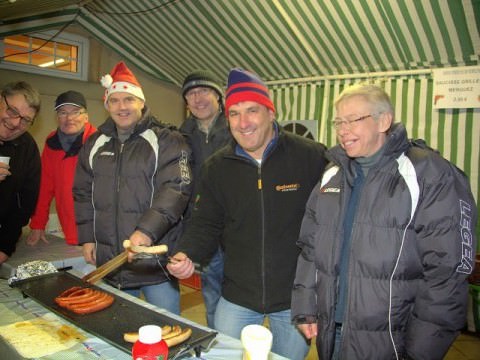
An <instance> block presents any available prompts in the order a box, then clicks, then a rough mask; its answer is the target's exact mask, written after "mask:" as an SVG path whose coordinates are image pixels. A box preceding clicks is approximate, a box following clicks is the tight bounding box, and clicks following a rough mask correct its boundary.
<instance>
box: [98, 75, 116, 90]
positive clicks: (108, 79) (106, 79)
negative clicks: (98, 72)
mask: <svg viewBox="0 0 480 360" xmlns="http://www.w3.org/2000/svg"><path fill="white" fill-rule="evenodd" d="M100 83H101V84H102V86H103V87H104V88H106V89H108V88H109V87H110V86H111V85H112V83H113V79H112V76H111V75H110V74H107V75H103V76H102V78H101V79H100Z"/></svg>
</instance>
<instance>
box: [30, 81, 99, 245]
mask: <svg viewBox="0 0 480 360" xmlns="http://www.w3.org/2000/svg"><path fill="white" fill-rule="evenodd" d="M55 110H56V112H57V122H58V128H57V129H56V130H54V131H52V132H51V133H50V134H49V135H48V137H47V140H46V142H45V146H44V148H43V152H42V177H41V182H40V194H39V198H38V202H37V207H36V209H35V212H34V214H33V216H32V218H31V220H30V228H31V229H32V231H31V232H30V235H29V236H28V238H27V244H29V245H32V246H33V245H35V244H37V242H38V241H39V240H42V241H43V242H45V243H48V241H47V239H46V237H45V226H46V225H47V222H48V216H49V212H50V203H51V202H52V200H53V198H55V205H56V209H57V214H58V219H59V220H60V224H61V226H62V231H63V234H64V236H65V241H66V243H67V244H69V245H77V244H78V238H77V226H76V224H75V214H74V209H73V196H72V185H73V178H74V175H75V167H76V165H77V158H78V152H79V151H80V148H81V147H82V145H83V144H84V143H85V141H86V139H87V138H88V137H89V136H90V135H91V134H93V133H94V132H95V131H96V129H95V128H94V127H93V126H92V125H91V124H90V123H89V122H88V113H87V102H86V100H85V97H84V96H83V95H82V94H81V93H79V92H77V91H72V90H70V91H67V92H64V93H62V94H60V95H59V96H58V97H57V99H56V101H55Z"/></svg>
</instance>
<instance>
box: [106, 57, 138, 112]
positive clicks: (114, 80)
mask: <svg viewBox="0 0 480 360" xmlns="http://www.w3.org/2000/svg"><path fill="white" fill-rule="evenodd" d="M100 82H101V84H102V86H103V87H104V88H105V95H104V99H103V101H104V103H105V107H106V106H107V100H108V98H109V96H110V95H111V94H113V93H117V92H126V93H130V94H132V95H134V96H136V97H138V98H139V99H142V100H143V101H145V96H144V95H143V91H142V87H141V86H140V83H139V82H138V81H137V78H136V77H135V75H133V73H132V72H131V71H130V69H129V68H128V67H127V65H125V63H124V62H123V61H120V62H119V63H118V64H117V65H115V67H114V68H113V69H112V71H111V72H110V74H107V75H104V76H102V78H101V79H100Z"/></svg>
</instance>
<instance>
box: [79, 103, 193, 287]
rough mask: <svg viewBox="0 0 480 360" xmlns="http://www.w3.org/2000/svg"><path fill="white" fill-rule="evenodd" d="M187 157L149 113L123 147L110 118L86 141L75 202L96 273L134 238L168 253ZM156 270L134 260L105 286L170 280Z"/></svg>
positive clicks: (185, 183)
mask: <svg viewBox="0 0 480 360" xmlns="http://www.w3.org/2000/svg"><path fill="white" fill-rule="evenodd" d="M145 109H146V108H145ZM190 156H191V153H190V149H189V147H188V145H187V144H186V141H185V139H184V138H183V136H182V135H181V134H180V132H179V131H177V130H174V129H171V128H168V127H166V126H164V125H162V124H160V123H158V122H157V121H156V119H155V118H154V117H153V116H150V115H149V111H148V110H144V115H143V117H142V119H141V120H140V122H139V123H138V124H137V126H136V127H135V130H134V133H133V134H132V135H131V136H130V137H129V138H128V139H127V140H126V141H125V142H124V143H123V144H121V142H120V141H119V139H118V137H117V132H116V128H115V123H114V122H113V120H112V119H111V118H108V119H107V120H106V122H105V123H104V124H103V125H101V126H100V127H99V129H98V131H97V132H96V133H95V134H93V135H92V136H91V137H90V138H89V139H88V140H87V142H86V143H85V145H84V146H83V148H82V150H81V151H80V154H79V158H78V164H77V171H76V175H75V181H74V186H73V194H74V200H75V216H76V222H77V226H78V232H79V244H84V243H88V242H95V243H96V247H97V252H96V259H97V266H98V265H102V264H104V263H105V262H107V261H108V260H110V259H111V258H113V257H114V256H116V255H118V254H119V253H120V252H122V251H123V246H122V243H123V240H125V239H128V238H129V237H130V235H131V234H132V233H133V232H134V231H135V230H140V231H142V232H143V233H145V234H147V235H149V236H150V237H151V238H152V239H153V242H154V244H160V243H161V244H167V245H168V246H169V249H173V244H174V243H175V241H176V238H177V237H178V236H179V235H180V233H181V230H182V222H181V221H180V220H181V218H182V214H183V213H184V211H185V208H186V205H187V203H188V199H189V197H190V192H191V186H192V184H191V173H190V167H189V161H190ZM161 262H162V266H163V265H164V264H165V258H163V257H162V259H161ZM162 266H160V264H159V263H158V261H157V259H150V260H148V259H141V260H137V261H134V262H132V263H129V264H125V265H123V266H122V267H121V268H120V271H117V272H115V273H113V274H112V275H109V276H108V277H107V280H108V281H109V282H110V283H112V284H113V285H114V286H116V287H118V288H134V287H140V286H145V285H152V284H158V283H161V282H164V281H166V280H168V275H167V273H166V271H165V270H164V269H163V268H162Z"/></svg>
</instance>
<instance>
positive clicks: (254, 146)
mask: <svg viewBox="0 0 480 360" xmlns="http://www.w3.org/2000/svg"><path fill="white" fill-rule="evenodd" d="M227 115H228V123H229V125H230V130H231V132H232V135H233V137H234V138H235V140H236V141H237V143H238V144H239V145H240V146H241V147H242V148H243V149H244V150H245V151H246V152H247V154H249V155H250V156H252V157H253V158H254V159H257V160H259V159H261V158H262V156H263V152H264V151H265V148H266V147H267V145H268V143H269V142H270V141H271V140H272V138H273V136H274V130H273V121H274V119H275V113H274V112H273V111H272V110H270V109H268V108H267V107H266V106H264V105H261V104H259V103H257V102H254V101H243V102H239V103H237V104H233V105H231V106H230V107H229V109H228V114H227Z"/></svg>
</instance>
